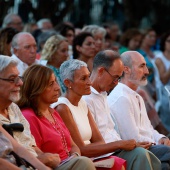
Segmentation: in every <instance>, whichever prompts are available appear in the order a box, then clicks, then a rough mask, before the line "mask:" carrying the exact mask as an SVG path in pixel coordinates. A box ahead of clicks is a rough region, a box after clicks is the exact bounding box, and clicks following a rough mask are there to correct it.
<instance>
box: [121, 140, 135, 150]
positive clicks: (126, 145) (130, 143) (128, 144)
mask: <svg viewBox="0 0 170 170" xmlns="http://www.w3.org/2000/svg"><path fill="white" fill-rule="evenodd" d="M119 142H120V145H121V146H120V149H123V150H126V151H130V150H133V149H134V148H135V147H136V141H135V140H134V139H131V140H121V141H119Z"/></svg>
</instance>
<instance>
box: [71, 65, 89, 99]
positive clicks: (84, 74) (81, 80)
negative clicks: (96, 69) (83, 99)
mask: <svg viewBox="0 0 170 170" xmlns="http://www.w3.org/2000/svg"><path fill="white" fill-rule="evenodd" d="M89 76H90V72H89V70H88V69H87V67H81V68H80V69H79V70H76V71H75V73H74V80H73V81H69V82H70V85H69V86H68V87H71V89H70V90H72V91H73V92H74V93H76V94H77V95H78V96H82V95H89V94H90V93H91V90H90V86H91V82H90V78H89ZM68 89H69V88H68Z"/></svg>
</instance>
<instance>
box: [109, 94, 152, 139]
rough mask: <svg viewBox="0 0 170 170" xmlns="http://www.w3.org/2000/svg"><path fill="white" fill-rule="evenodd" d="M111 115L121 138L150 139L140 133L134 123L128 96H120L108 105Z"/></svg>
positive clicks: (132, 110)
mask: <svg viewBox="0 0 170 170" xmlns="http://www.w3.org/2000/svg"><path fill="white" fill-rule="evenodd" d="M110 110H111V115H112V116H114V118H115V120H116V124H117V126H118V128H119V133H120V136H121V138H122V139H124V140H128V139H135V140H136V141H138V142H142V141H150V139H148V138H147V137H144V136H142V135H140V133H139V127H138V126H137V124H136V120H135V115H134V114H135V113H134V109H133V107H132V103H131V101H130V100H129V99H128V97H125V96H121V97H120V98H119V99H118V100H117V101H116V102H115V103H114V104H113V103H112V104H111V105H110Z"/></svg>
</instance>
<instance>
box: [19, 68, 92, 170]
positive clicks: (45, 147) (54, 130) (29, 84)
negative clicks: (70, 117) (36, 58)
mask: <svg viewBox="0 0 170 170" xmlns="http://www.w3.org/2000/svg"><path fill="white" fill-rule="evenodd" d="M23 78H24V84H23V86H22V88H21V99H20V100H19V102H18V105H19V106H20V108H21V109H22V113H23V115H24V116H25V118H26V119H27V120H28V122H29V123H30V129H31V132H32V134H33V136H34V137H35V140H36V144H37V146H38V147H39V148H40V149H41V150H42V151H43V152H50V153H58V154H59V156H60V159H61V161H63V160H65V159H67V158H68V157H70V156H72V157H73V158H74V159H71V160H70V161H69V162H67V163H65V164H64V165H62V166H60V167H58V168H57V170H60V169H61V170H62V169H63V170H64V169H68V170H73V169H82V170H94V169H95V167H94V165H93V163H92V162H91V160H90V159H88V158H86V157H79V155H80V154H81V153H80V150H79V148H78V147H77V145H76V144H75V143H74V142H73V140H72V138H71V136H70V133H69V131H68V129H67V128H66V126H65V124H64V123H63V121H62V119H61V118H60V116H59V114H58V113H57V111H55V110H54V109H52V108H50V104H51V103H53V102H56V101H57V100H58V97H59V90H60V88H59V85H58V83H57V82H56V78H55V75H54V73H53V71H52V70H51V69H50V68H48V67H45V66H42V65H33V66H31V67H29V68H28V69H27V70H26V71H25V73H24V75H23Z"/></svg>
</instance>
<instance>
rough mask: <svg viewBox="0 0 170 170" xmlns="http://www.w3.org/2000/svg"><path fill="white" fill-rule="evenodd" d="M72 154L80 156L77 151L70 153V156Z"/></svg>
mask: <svg viewBox="0 0 170 170" xmlns="http://www.w3.org/2000/svg"><path fill="white" fill-rule="evenodd" d="M72 155H76V156H80V154H79V153H78V152H74V153H72V154H71V156H72Z"/></svg>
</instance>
